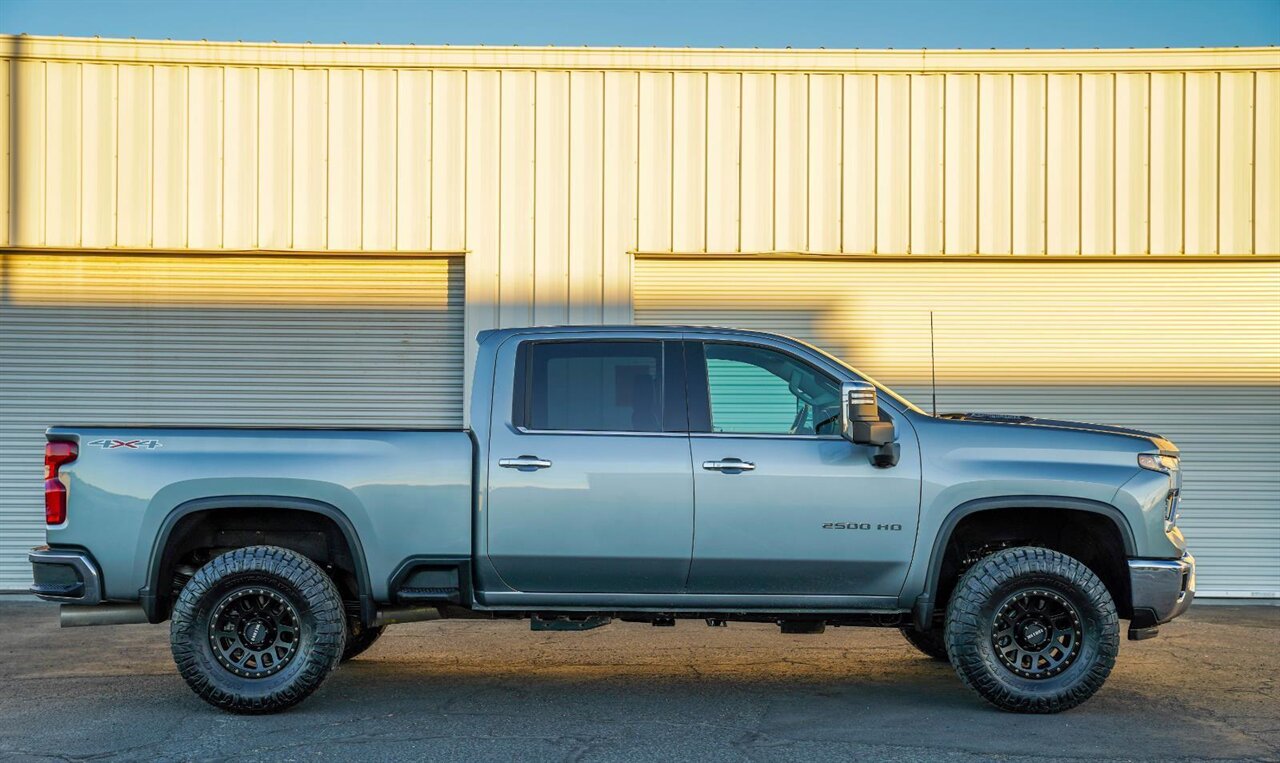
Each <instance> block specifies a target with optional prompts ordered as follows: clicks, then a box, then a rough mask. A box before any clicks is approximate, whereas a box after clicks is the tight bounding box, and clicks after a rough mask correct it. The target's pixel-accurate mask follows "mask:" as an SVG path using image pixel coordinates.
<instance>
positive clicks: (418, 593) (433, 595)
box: [396, 586, 462, 604]
mask: <svg viewBox="0 0 1280 763" xmlns="http://www.w3.org/2000/svg"><path fill="white" fill-rule="evenodd" d="M396 601H399V602H403V603H405V604H421V603H425V602H448V603H450V604H461V603H462V596H461V595H460V592H459V591H458V589H457V588H445V587H428V586H415V587H406V588H400V589H398V590H397V591H396Z"/></svg>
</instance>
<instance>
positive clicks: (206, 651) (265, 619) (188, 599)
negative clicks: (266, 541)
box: [169, 546, 346, 713]
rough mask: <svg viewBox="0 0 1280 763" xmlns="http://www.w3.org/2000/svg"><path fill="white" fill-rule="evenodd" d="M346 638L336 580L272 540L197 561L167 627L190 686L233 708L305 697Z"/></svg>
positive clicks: (287, 703)
mask: <svg viewBox="0 0 1280 763" xmlns="http://www.w3.org/2000/svg"><path fill="white" fill-rule="evenodd" d="M345 640H346V622H345V615H344V614H343V608H342V597H341V596H340V595H339V594H338V590H337V589H336V588H335V587H334V585H333V581H332V580H330V579H329V576H328V575H326V574H325V572H324V570H322V569H320V567H318V566H317V565H316V564H315V562H312V561H311V560H310V559H307V558H306V557H304V556H301V555H299V554H297V553H295V552H293V551H289V550H288V549H284V548H278V547H275V546H250V547H247V548H241V549H236V550H235V551H231V552H228V553H226V554H223V555H221V556H219V557H217V558H215V559H213V560H212V561H210V562H209V563H208V564H206V565H205V566H203V567H201V568H200V569H199V571H197V572H196V574H195V576H193V577H192V578H191V580H189V581H187V584H186V586H185V587H183V589H182V593H181V594H180V595H179V596H178V602H177V604H175V605H174V608H173V620H172V623H171V624H170V627H169V643H170V647H171V648H172V651H173V660H174V662H175V663H177V665H178V671H179V672H180V673H181V674H182V678H183V679H184V680H185V681H186V682H187V685H188V686H190V687H191V689H192V691H194V692H195V693H196V694H197V695H198V696H199V697H200V698H201V699H203V700H204V701H206V702H208V703H209V704H211V705H214V706H216V707H220V708H222V709H224V710H229V711H231V712H233V713H273V712H277V711H279V710H284V709H285V708H288V707H291V706H293V705H296V704H297V703H299V702H301V701H302V700H304V699H306V697H307V696H308V695H310V694H311V692H313V691H315V690H316V689H317V688H318V687H319V686H320V684H321V683H322V682H323V681H324V679H325V678H326V677H328V675H329V673H330V672H332V670H333V669H334V667H335V666H336V665H337V664H338V659H339V658H340V657H341V656H342V651H343V646H344V643H345Z"/></svg>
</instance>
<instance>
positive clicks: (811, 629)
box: [778, 620, 827, 635]
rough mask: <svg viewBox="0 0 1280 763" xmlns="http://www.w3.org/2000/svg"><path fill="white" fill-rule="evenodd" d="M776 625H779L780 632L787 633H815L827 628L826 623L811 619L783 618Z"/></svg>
mask: <svg viewBox="0 0 1280 763" xmlns="http://www.w3.org/2000/svg"><path fill="white" fill-rule="evenodd" d="M778 625H779V626H781V628H782V632H783V633H787V634H810V635H817V634H819V633H825V632H826V630H827V624H826V623H824V622H822V621H813V620H783V621H781V622H779V623H778Z"/></svg>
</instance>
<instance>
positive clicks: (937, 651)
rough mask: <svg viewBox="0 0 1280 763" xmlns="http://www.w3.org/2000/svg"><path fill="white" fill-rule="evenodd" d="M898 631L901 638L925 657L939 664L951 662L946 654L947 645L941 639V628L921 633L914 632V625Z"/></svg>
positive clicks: (905, 626) (918, 631) (919, 631)
mask: <svg viewBox="0 0 1280 763" xmlns="http://www.w3.org/2000/svg"><path fill="white" fill-rule="evenodd" d="M898 630H900V631H902V636H903V638H905V639H906V640H907V641H908V642H910V643H911V645H912V646H914V647H915V648H916V649H919V650H920V651H921V652H923V653H924V654H925V655H926V656H927V657H929V658H931V659H934V660H938V661H940V662H950V661H951V658H950V656H949V655H948V654H947V643H946V641H945V640H944V639H943V634H942V629H941V628H931V629H930V630H927V631H921V630H916V627H915V626H914V625H904V626H903V627H901V628H899V629H898Z"/></svg>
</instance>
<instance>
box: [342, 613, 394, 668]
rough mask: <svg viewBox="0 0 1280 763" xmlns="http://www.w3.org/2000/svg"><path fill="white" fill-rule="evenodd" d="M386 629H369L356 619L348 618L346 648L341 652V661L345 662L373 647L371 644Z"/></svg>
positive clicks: (379, 627)
mask: <svg viewBox="0 0 1280 763" xmlns="http://www.w3.org/2000/svg"><path fill="white" fill-rule="evenodd" d="M386 629H387V626H385V625H379V626H378V627H376V628H370V627H369V626H367V625H365V624H364V623H362V622H360V621H359V620H358V619H356V618H348V619H347V648H346V649H344V650H343V651H342V661H343V662H346V661H347V660H350V659H351V658H353V657H355V656H356V655H359V654H361V653H362V652H364V650H366V649H368V648H369V647H371V646H373V642H375V641H377V640H378V637H379V636H381V635H382V632H383V631H384V630H386Z"/></svg>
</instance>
